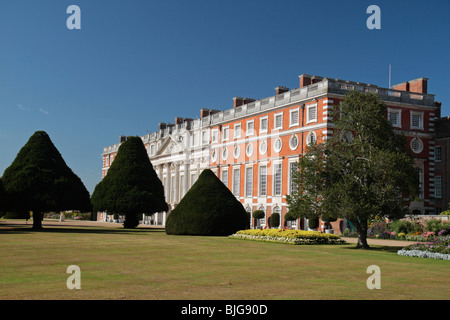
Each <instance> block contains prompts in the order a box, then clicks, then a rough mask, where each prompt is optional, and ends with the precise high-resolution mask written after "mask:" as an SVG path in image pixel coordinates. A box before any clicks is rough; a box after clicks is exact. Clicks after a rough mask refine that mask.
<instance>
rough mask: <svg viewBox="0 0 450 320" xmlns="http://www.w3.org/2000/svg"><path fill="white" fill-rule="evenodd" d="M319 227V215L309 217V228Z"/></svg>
mask: <svg viewBox="0 0 450 320" xmlns="http://www.w3.org/2000/svg"><path fill="white" fill-rule="evenodd" d="M318 227H319V217H317V216H314V217H311V218H309V219H308V228H310V229H317V228H318Z"/></svg>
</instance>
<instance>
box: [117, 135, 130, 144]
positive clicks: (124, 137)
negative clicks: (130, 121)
mask: <svg viewBox="0 0 450 320" xmlns="http://www.w3.org/2000/svg"><path fill="white" fill-rule="evenodd" d="M127 138H128V137H127V136H120V137H119V141H120V143H122V142H125V141H126V140H127Z"/></svg>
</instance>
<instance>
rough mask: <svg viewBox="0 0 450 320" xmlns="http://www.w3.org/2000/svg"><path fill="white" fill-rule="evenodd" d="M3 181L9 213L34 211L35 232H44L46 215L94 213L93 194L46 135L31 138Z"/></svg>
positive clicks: (41, 133)
mask: <svg viewBox="0 0 450 320" xmlns="http://www.w3.org/2000/svg"><path fill="white" fill-rule="evenodd" d="M2 181H3V185H4V188H5V192H6V196H7V207H8V209H9V210H11V211H21V210H29V211H32V212H33V228H34V229H42V218H43V213H44V212H49V211H65V210H80V211H84V212H88V211H91V202H90V197H89V192H88V191H87V190H86V187H85V186H84V184H83V182H82V181H81V180H80V178H79V177H78V176H77V175H76V174H74V173H73V172H72V170H71V169H70V168H69V167H68V166H67V165H66V163H65V161H64V159H63V158H62V156H61V154H60V153H59V151H58V150H57V149H56V147H55V146H54V145H53V143H52V141H51V140H50V137H49V136H48V134H47V133H46V132H44V131H37V132H35V133H34V134H33V136H31V137H30V139H29V140H28V142H27V143H26V144H25V145H24V146H23V147H22V149H21V150H20V151H19V153H18V154H17V157H16V158H15V159H14V161H13V163H12V164H11V165H10V166H9V167H8V168H7V169H6V170H5V172H4V174H3V177H2Z"/></svg>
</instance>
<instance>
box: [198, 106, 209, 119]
mask: <svg viewBox="0 0 450 320" xmlns="http://www.w3.org/2000/svg"><path fill="white" fill-rule="evenodd" d="M207 116H209V109H206V108H202V109H200V118H204V117H207Z"/></svg>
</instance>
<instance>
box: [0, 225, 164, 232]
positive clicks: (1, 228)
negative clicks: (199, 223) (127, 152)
mask: <svg viewBox="0 0 450 320" xmlns="http://www.w3.org/2000/svg"><path fill="white" fill-rule="evenodd" d="M19 232H20V233H35V232H38V233H91V234H92V233H98V234H148V233H150V232H165V230H164V229H163V228H151V227H145V228H135V229H124V228H106V227H92V226H76V227H74V226H61V227H54V226H45V225H44V226H43V229H42V230H34V229H33V225H32V224H30V225H23V224H14V223H0V234H11V233H19Z"/></svg>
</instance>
